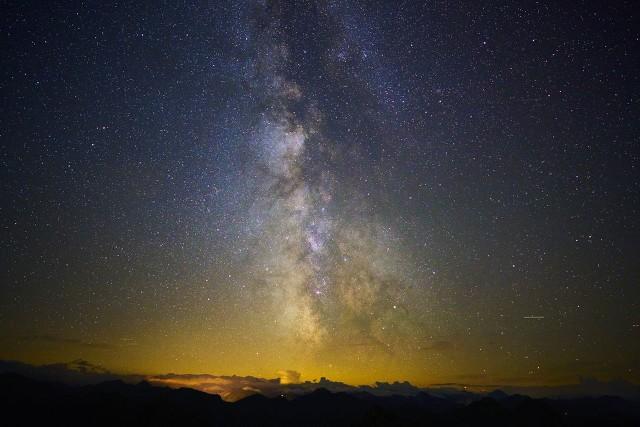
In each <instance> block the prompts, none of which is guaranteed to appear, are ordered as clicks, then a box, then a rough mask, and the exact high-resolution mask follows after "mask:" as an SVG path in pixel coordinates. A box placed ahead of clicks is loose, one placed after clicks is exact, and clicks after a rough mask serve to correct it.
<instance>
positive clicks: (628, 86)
mask: <svg viewBox="0 0 640 427" xmlns="http://www.w3.org/2000/svg"><path fill="white" fill-rule="evenodd" d="M27 3H28V2H5V3H3V13H2V16H1V17H0V22H2V30H1V38H2V46H3V48H2V50H3V55H2V67H0V93H1V96H2V102H1V103H0V117H1V123H2V126H1V129H0V137H1V152H0V156H1V157H0V166H1V170H0V174H1V175H0V191H1V193H0V194H1V196H0V227H1V228H0V230H1V233H2V239H1V242H0V243H1V245H0V266H1V267H2V268H1V272H0V274H1V276H0V277H1V280H0V358H2V359H5V360H19V361H24V362H28V363H37V364H42V363H53V362H61V361H70V360H74V359H79V358H80V359H83V360H90V361H91V362H92V363H95V364H98V365H100V366H104V367H106V368H108V369H111V370H114V371H118V372H137V373H143V374H162V373H168V372H179V373H210V374H216V375H232V374H237V375H253V376H258V377H266V378H270V377H273V376H277V375H279V374H278V372H286V373H290V374H291V375H292V376H293V378H294V379H295V380H296V381H297V380H301V379H302V380H312V379H316V378H320V377H322V376H324V377H327V378H330V379H332V380H337V381H343V382H346V383H349V384H365V383H366V384H369V383H372V382H374V381H377V380H381V381H395V380H408V381H410V382H411V383H413V384H417V385H420V386H424V385H429V384H442V383H461V384H462V383H463V384H512V385H522V384H529V385H553V384H567V383H573V382H576V381H577V379H578V378H579V377H585V376H590V377H597V378H600V379H605V380H606V379H612V378H620V379H624V380H628V381H633V382H638V381H640V358H639V355H640V327H639V324H640V286H639V285H640V283H639V281H640V258H639V255H638V254H639V252H638V248H639V247H640V246H639V245H640V243H639V242H640V220H639V218H640V145H639V144H640V132H639V126H638V123H639V120H638V117H639V113H640V103H639V98H638V95H639V88H640V78H639V76H640V73H638V66H639V65H640V54H639V52H640V35H639V34H640V33H639V31H638V28H639V26H638V15H637V13H635V11H634V10H633V8H632V6H631V5H632V2H624V1H620V2H608V3H607V2H593V3H592V2H580V1H575V2H573V1H572V2H561V3H558V2H553V3H546V2H540V1H537V2H533V1H522V2H513V1H505V2H501V1H498V2H449V1H427V2H411V1H383V2H352V1H317V2H310V1H296V2H288V1H282V2H281V1H233V2H225V1H209V2H197V3H198V4H196V5H188V4H185V3H189V2H166V3H165V2H162V3H158V4H155V5H151V4H149V5H146V6H145V5H142V4H134V3H137V2H61V3H58V4H55V3H54V2H35V3H33V4H27ZM595 3H597V4H595Z"/></svg>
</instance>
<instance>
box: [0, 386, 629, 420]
mask: <svg viewBox="0 0 640 427" xmlns="http://www.w3.org/2000/svg"><path fill="white" fill-rule="evenodd" d="M0 414H1V415H0V417H1V418H0V424H1V425H4V426H31V425H42V426H63V425H64V426H75V425H82V426H106V425H109V426H162V425H179V426H193V425H197V426H207V425H211V426H225V425H234V426H235V425H238V426H239V425H242V426H253V425H263V426H311V425H312V426H324V425H332V426H414V425H420V426H585V425H586V426H640V410H639V408H638V404H637V403H634V402H630V401H626V400H623V399H620V398H615V397H601V398H590V399H573V400H551V399H531V398H529V397H526V396H520V395H513V396H509V395H506V394H504V393H497V394H493V395H492V397H484V398H480V399H478V400H476V401H474V402H472V403H470V404H468V405H461V404H459V403H456V402H453V401H450V400H448V399H443V398H439V397H435V396H431V395H429V394H427V393H420V394H418V395H416V396H411V397H407V396H386V397H379V396H374V395H372V394H368V393H362V392H360V393H331V392H329V391H327V390H324V389H318V390H316V391H314V392H312V393H309V394H306V395H303V396H298V397H295V398H292V399H286V398H284V397H282V398H275V399H269V398H266V397H264V396H262V395H253V396H250V397H248V398H245V399H243V400H240V401H238V402H235V403H229V402H225V401H223V400H222V399H220V397H219V396H216V395H211V394H206V393H202V392H199V391H195V390H192V389H185V388H183V389H170V388H164V387H154V386H151V385H149V384H148V383H145V382H142V383H139V384H137V385H132V384H126V383H124V382H121V381H110V382H105V383H101V384H96V385H88V386H82V387H72V386H67V385H64V384H60V383H52V382H41V381H35V380H31V379H29V378H26V377H23V376H20V375H16V374H1V375H0Z"/></svg>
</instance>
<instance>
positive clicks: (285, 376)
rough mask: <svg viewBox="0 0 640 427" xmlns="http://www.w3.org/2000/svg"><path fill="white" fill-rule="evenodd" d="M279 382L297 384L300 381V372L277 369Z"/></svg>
mask: <svg viewBox="0 0 640 427" xmlns="http://www.w3.org/2000/svg"><path fill="white" fill-rule="evenodd" d="M278 375H279V376H280V384H298V383H299V382H300V372H296V371H291V370H285V371H278Z"/></svg>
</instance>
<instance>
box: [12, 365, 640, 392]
mask: <svg viewBox="0 0 640 427" xmlns="http://www.w3.org/2000/svg"><path fill="white" fill-rule="evenodd" d="M3 372H14V373H18V374H21V375H24V376H27V377H30V378H34V379H38V380H46V381H58V382H63V383H67V384H72V385H84V384H95V383H100V382H104V381H113V380H122V381H125V382H129V383H138V382H140V381H148V382H149V383H151V384H153V385H155V386H165V387H171V388H182V387H187V388H193V389H196V390H200V391H203V392H206V393H210V394H217V395H219V396H220V397H221V398H222V399H224V400H226V401H230V402H234V401H237V400H240V399H243V398H245V397H247V396H250V395H252V394H256V393H260V394H263V395H265V396H267V397H276V396H287V397H293V396H299V395H303V394H307V393H310V392H312V391H314V390H317V389H320V388H323V389H327V390H329V391H331V392H334V393H337V392H351V393H354V392H367V393H370V394H373V395H376V396H390V395H403V396H412V395H416V394H418V393H420V392H426V393H429V394H432V395H435V396H440V397H452V396H453V397H455V396H458V397H459V396H463V397H464V398H465V399H466V400H467V401H470V400H473V399H475V398H477V396H478V394H483V393H486V392H490V391H493V390H496V389H500V390H503V391H504V392H506V393H509V394H525V395H528V396H531V397H578V396H603V395H611V396H620V397H624V398H628V399H634V400H640V386H639V385H638V384H633V383H630V382H628V381H623V380H611V381H601V380H598V379H595V378H580V379H579V380H578V382H577V383H575V384H565V385H557V386H515V385H508V384H495V383H494V384H465V383H442V384H434V385H432V386H429V387H426V388H424V387H417V386H415V385H413V384H411V383H409V382H408V381H404V382H399V381H396V382H393V383H387V382H376V383H374V384H372V385H359V386H353V385H349V384H345V383H342V382H339V381H331V380H329V379H327V378H324V377H322V378H320V379H319V380H317V381H316V380H314V381H304V382H300V378H301V377H302V375H301V374H300V372H297V371H294V370H282V371H279V372H278V377H277V378H259V377H253V376H237V375H211V374H173V373H170V374H163V375H120V374H116V373H113V372H110V371H109V370H107V369H105V368H104V367H102V366H99V365H94V364H92V363H90V362H88V361H86V360H82V359H78V360H74V361H72V362H67V363H54V364H49V365H41V366H34V365H29V364H26V363H22V362H15V361H0V373H3ZM470 392H472V393H470Z"/></svg>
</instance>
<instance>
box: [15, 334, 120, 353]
mask: <svg viewBox="0 0 640 427" xmlns="http://www.w3.org/2000/svg"><path fill="white" fill-rule="evenodd" d="M15 339H16V340H18V341H23V342H39V343H50V344H60V345H71V346H75V347H84V348H92V349H99V350H113V349H115V348H116V347H117V346H115V345H112V344H107V343H102V342H95V341H83V340H80V339H75V338H65V337H58V336H55V335H23V336H19V337H16V338H15Z"/></svg>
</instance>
